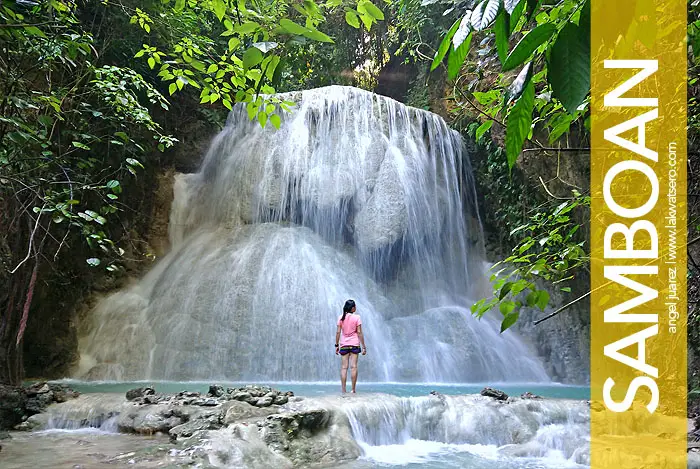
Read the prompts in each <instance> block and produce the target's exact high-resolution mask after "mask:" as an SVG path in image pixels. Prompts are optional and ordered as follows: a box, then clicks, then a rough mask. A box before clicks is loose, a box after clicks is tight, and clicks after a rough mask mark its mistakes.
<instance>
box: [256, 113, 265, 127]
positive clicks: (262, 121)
mask: <svg viewBox="0 0 700 469" xmlns="http://www.w3.org/2000/svg"><path fill="white" fill-rule="evenodd" d="M258 122H260V126H262V127H265V124H267V113H266V112H265V111H260V112H259V113H258Z"/></svg>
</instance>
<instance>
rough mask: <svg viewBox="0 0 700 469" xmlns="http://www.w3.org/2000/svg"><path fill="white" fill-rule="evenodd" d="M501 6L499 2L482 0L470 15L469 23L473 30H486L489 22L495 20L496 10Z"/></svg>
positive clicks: (497, 0)
mask: <svg viewBox="0 0 700 469" xmlns="http://www.w3.org/2000/svg"><path fill="white" fill-rule="evenodd" d="M500 6H501V0H484V1H483V2H481V3H480V4H479V5H478V6H477V7H476V8H474V11H473V12H472V15H471V22H472V26H474V29H476V30H477V31H481V30H482V29H486V28H488V26H489V25H490V24H491V22H492V21H493V20H494V19H496V15H497V14H498V10H499V8H500Z"/></svg>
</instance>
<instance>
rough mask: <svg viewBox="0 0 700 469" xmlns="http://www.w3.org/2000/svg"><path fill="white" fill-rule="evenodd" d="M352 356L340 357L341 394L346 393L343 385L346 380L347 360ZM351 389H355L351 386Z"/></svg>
mask: <svg viewBox="0 0 700 469" xmlns="http://www.w3.org/2000/svg"><path fill="white" fill-rule="evenodd" d="M350 355H352V354H351V353H348V354H345V355H341V357H340V386H341V388H342V389H343V394H345V393H346V392H347V389H346V387H345V383H346V382H347V380H348V358H349V356H350ZM353 389H355V387H354V385H353Z"/></svg>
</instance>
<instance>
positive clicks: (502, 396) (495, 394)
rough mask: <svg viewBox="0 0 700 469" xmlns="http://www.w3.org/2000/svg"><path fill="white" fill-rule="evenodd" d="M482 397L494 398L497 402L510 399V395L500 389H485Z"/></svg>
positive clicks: (482, 391)
mask: <svg viewBox="0 0 700 469" xmlns="http://www.w3.org/2000/svg"><path fill="white" fill-rule="evenodd" d="M481 395H482V396H486V397H492V398H494V399H496V400H497V401H505V400H507V399H508V394H506V393H504V392H503V391H501V390H500V389H493V388H488V387H487V388H484V389H482V390H481Z"/></svg>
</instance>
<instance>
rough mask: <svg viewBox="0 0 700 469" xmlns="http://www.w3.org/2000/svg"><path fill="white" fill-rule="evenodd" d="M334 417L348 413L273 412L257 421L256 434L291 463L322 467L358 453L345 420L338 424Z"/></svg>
mask: <svg viewBox="0 0 700 469" xmlns="http://www.w3.org/2000/svg"><path fill="white" fill-rule="evenodd" d="M336 419H341V420H342V419H347V417H345V416H344V414H342V415H338V416H334V413H333V411H331V410H329V409H309V410H303V411H298V412H286V413H282V414H273V415H270V416H268V417H267V418H266V419H265V420H263V421H259V422H257V426H258V434H259V436H260V438H261V439H262V441H263V442H264V443H265V445H266V446H267V447H268V448H269V449H270V450H272V451H273V452H274V453H277V454H281V455H283V456H284V457H285V458H287V459H288V460H290V461H291V462H292V463H293V465H294V467H310V466H312V465H313V466H314V467H316V466H319V465H323V466H324V467H325V466H326V465H333V464H334V463H337V462H338V461H345V460H351V459H356V458H358V457H359V456H360V455H361V450H360V448H359V446H358V445H357V443H356V442H355V441H354V439H353V438H352V434H351V431H350V425H349V423H348V422H347V420H345V421H344V422H342V424H339V422H338V421H336Z"/></svg>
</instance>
